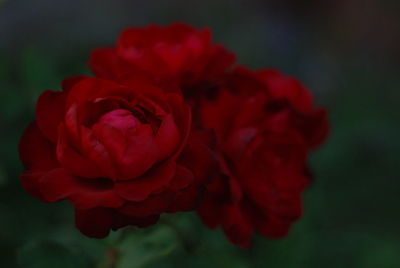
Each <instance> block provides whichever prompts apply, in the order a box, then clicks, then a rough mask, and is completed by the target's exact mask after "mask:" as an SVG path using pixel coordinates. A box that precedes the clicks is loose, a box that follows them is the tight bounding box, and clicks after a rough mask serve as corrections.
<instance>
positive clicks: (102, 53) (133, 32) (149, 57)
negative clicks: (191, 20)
mask: <svg viewBox="0 0 400 268" xmlns="http://www.w3.org/2000/svg"><path fill="white" fill-rule="evenodd" d="M234 61H235V56H234V54H233V53H231V52H229V51H227V50H226V49H225V48H224V47H223V46H222V45H218V44H213V43H211V33H210V31H209V30H208V29H201V30H196V29H194V28H193V27H191V26H189V25H186V24H183V23H175V24H171V25H169V26H157V25H150V26H148V27H143V28H136V27H132V28H128V29H126V30H125V31H123V32H122V34H121V35H120V36H119V38H118V40H117V43H116V45H115V47H109V48H99V49H95V50H94V51H93V52H92V53H91V57H90V59H89V66H90V68H91V70H92V72H93V73H94V74H95V75H96V76H98V77H104V78H109V79H113V80H115V79H117V80H119V78H121V76H125V75H127V74H129V73H134V72H135V71H137V70H141V71H143V70H145V71H147V72H149V73H150V74H152V76H153V78H154V79H156V80H159V81H165V82H166V83H168V84H171V83H175V81H177V82H178V83H179V85H180V87H181V88H183V89H185V88H188V87H189V88H188V90H191V91H193V90H194V88H195V87H198V86H199V85H201V84H203V83H205V82H208V81H210V80H213V79H215V78H216V77H219V76H220V75H221V74H224V73H225V72H226V70H227V69H228V68H229V67H230V66H231V65H232V64H233V63H234ZM184 91H185V90H184Z"/></svg>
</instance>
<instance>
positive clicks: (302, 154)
mask: <svg viewBox="0 0 400 268" xmlns="http://www.w3.org/2000/svg"><path fill="white" fill-rule="evenodd" d="M197 109H198V110H199V117H200V118H201V122H202V124H203V127H204V128H209V129H212V130H214V131H215V134H216V137H217V150H218V153H219V154H220V172H219V175H217V176H216V177H215V178H214V180H213V181H212V182H211V183H210V184H209V185H208V191H207V193H206V194H205V196H204V198H203V200H202V204H201V206H200V207H199V209H198V212H199V215H200V217H201V218H202V220H203V222H204V223H205V224H206V225H207V226H208V227H210V228H215V227H217V226H221V227H222V228H223V230H224V232H225V234H226V235H227V237H228V238H229V239H230V241H232V242H233V243H235V244H238V245H240V246H242V247H248V246H249V245H250V240H251V238H252V236H253V233H254V232H258V233H260V234H261V235H263V236H266V237H269V238H277V237H282V236H285V235H286V234H287V233H288V231H289V228H290V226H291V224H292V223H293V222H294V221H295V220H296V219H298V218H299V217H300V216H301V213H302V205H301V194H302V192H303V190H304V189H305V187H306V186H307V185H308V184H309V182H310V179H311V175H310V172H309V170H308V167H307V155H308V153H309V151H310V150H311V149H312V148H314V147H315V146H317V145H319V144H320V143H321V142H322V141H323V139H324V138H325V136H326V134H327V131H328V125H327V121H326V112H325V110H323V109H316V108H314V105H313V101H312V98H311V95H310V94H309V92H308V91H307V90H306V89H305V88H304V87H303V86H302V85H301V84H300V83H299V82H298V81H297V80H295V79H293V78H289V77H286V76H284V75H282V74H280V73H279V72H277V71H274V70H264V71H260V72H253V71H250V70H247V69H245V68H243V67H238V68H236V69H235V70H234V71H233V72H232V73H229V74H227V75H226V76H225V77H224V79H221V80H220V81H219V82H218V84H216V85H215V86H214V87H212V88H210V89H209V92H208V94H206V95H205V96H203V98H202V99H201V100H199V104H198V108H197Z"/></svg>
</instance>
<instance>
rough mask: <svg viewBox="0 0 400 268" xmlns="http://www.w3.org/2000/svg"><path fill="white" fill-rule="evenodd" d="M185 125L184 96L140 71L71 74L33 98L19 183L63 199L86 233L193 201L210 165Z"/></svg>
mask: <svg viewBox="0 0 400 268" xmlns="http://www.w3.org/2000/svg"><path fill="white" fill-rule="evenodd" d="M190 125H191V111H190V107H189V106H188V105H186V104H185V103H184V101H183V99H182V97H181V96H180V95H179V94H177V93H170V92H167V91H165V90H161V89H160V88H158V87H157V86H155V85H153V84H152V83H150V82H149V81H148V80H147V79H145V78H142V77H139V76H131V77H129V79H126V80H125V81H124V85H121V84H118V83H115V82H111V81H107V80H104V79H100V78H87V77H73V78H70V79H68V80H66V81H65V82H64V83H63V91H60V92H55V91H45V92H44V93H43V94H42V95H41V96H40V98H39V100H38V103H37V107H36V121H35V122H33V123H31V125H30V126H29V127H28V128H27V130H26V131H25V133H24V135H23V137H22V139H21V143H20V157H21V159H22V162H23V164H24V166H25V168H26V171H25V172H24V173H23V174H22V176H21V179H22V185H23V186H24V188H25V189H26V190H27V191H28V192H29V193H30V194H32V195H33V196H35V197H37V198H39V199H40V200H43V201H46V202H55V201H59V200H63V199H67V200H68V201H69V202H70V203H71V204H72V205H73V206H74V207H75V209H76V225H77V227H78V228H79V229H80V230H81V231H82V232H83V233H84V234H86V235H88V236H91V237H98V238H100V237H104V236H106V235H107V234H108V232H109V230H110V229H113V230H115V229H118V228H120V227H123V226H126V225H137V226H147V225H150V224H153V223H155V222H156V221H157V219H158V217H159V215H160V213H162V212H174V211H180V210H188V209H193V207H194V202H195V201H196V198H197V192H198V189H197V188H196V187H197V186H198V185H201V183H202V182H201V179H202V178H204V177H205V176H207V174H206V172H207V170H208V168H209V167H211V166H212V164H209V163H212V159H211V160H210V158H209V156H210V153H209V151H207V149H206V148H203V147H202V145H199V144H198V143H197V142H196V141H195V140H193V141H189V142H188V136H189V131H190ZM182 150H183V151H182ZM182 154H184V155H185V156H187V155H189V156H190V159H189V158H187V157H185V159H182V157H181V155H182ZM189 160H192V161H198V162H199V164H198V166H194V164H193V163H191V162H190V161H189ZM207 161H209V162H207ZM187 167H190V169H188V168H187ZM199 168H201V170H200V169H199ZM201 176H203V177H201Z"/></svg>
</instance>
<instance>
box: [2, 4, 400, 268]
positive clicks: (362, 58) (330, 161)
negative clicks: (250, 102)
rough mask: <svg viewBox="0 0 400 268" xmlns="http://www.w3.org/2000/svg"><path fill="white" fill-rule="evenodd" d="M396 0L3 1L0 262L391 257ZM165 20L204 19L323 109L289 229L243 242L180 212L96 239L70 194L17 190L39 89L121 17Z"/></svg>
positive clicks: (389, 265) (127, 22) (76, 63)
mask: <svg viewBox="0 0 400 268" xmlns="http://www.w3.org/2000/svg"><path fill="white" fill-rule="evenodd" d="M399 3H400V2H399V1H396V0H393V1H390V0H386V1H383V0H375V1H373V0H337V1H334V0H327V1H317V0H308V1H299V0H270V1H267V0H247V1H245V0H231V1H228V0H219V1H218V0H203V1H201V0H169V1H151V0H149V1H128V0H125V1H122V0H115V1H95V0H91V1H89V0H88V1H79V0H60V1H51V0H42V1H28V0H0V267H1V268H14V267H27V268H31V267H32V268H55V267H57V268H66V267H73V268H81V267H82V268H84V267H89V268H90V267H99V268H110V267H117V268H136V267H152V268H157V267H166V268H169V267H171V268H173V267H174V268H175V267H190V268H192V267H194V268H197V267H199V268H200V267H206V268H214V267H222V268H224V267H227V268H247V267H249V268H253V267H260V268H263V267H270V268H275V267H277V268H286V267H290V268H292V267H293V268H303V267H304V268H308V267H311V268H313V267H316V268H319V267H356V268H357V267H360V268H397V267H400V228H399V227H400V210H399V209H398V205H399V204H400V181H399V180H400V172H399V167H400V153H399V152H400V64H399V63H400V50H399V48H400V34H399V33H400V31H399V29H400V23H399V16H398V14H399V12H398V10H399V8H400V4H399ZM174 21H183V22H187V23H190V24H193V25H195V26H199V27H203V26H208V27H210V28H211V29H212V30H213V33H214V39H215V40H216V41H217V42H222V43H224V44H225V45H226V46H227V47H228V48H229V49H231V50H232V51H234V52H235V53H237V55H238V61H239V63H242V64H246V65H248V66H250V67H253V68H264V67H268V68H278V69H279V70H281V71H283V72H284V73H286V74H289V75H293V76H296V77H298V78H299V79H300V80H301V81H302V82H303V83H304V84H306V85H307V86H308V87H309V88H310V90H311V91H312V92H313V93H314V96H315V100H316V103H317V104H318V105H320V106H324V107H327V108H328V110H329V115H330V122H331V127H332V130H331V134H330V137H329V139H328V140H327V142H326V143H325V144H324V145H323V146H322V147H321V148H319V149H318V150H316V151H315V152H314V153H313V154H312V157H311V164H312V167H313V171H314V174H315V181H314V182H313V184H312V186H311V187H310V189H308V190H307V191H306V193H305V195H304V200H305V205H304V217H303V218H302V219H301V220H299V221H298V222H297V223H296V224H295V225H294V226H293V229H292V231H291V232H290V234H289V236H288V237H287V238H284V239H280V240H268V239H265V238H262V237H256V238H255V239H254V241H253V247H252V248H251V249H250V250H242V249H240V248H238V247H235V246H233V245H231V244H230V243H229V242H227V241H226V239H225V238H224V236H223V234H222V232H221V231H220V230H214V231H211V230H208V229H206V228H205V227H203V226H202V225H201V223H200V221H199V219H198V218H197V217H196V215H194V214H191V213H188V214H178V215H175V216H173V217H167V218H165V219H163V221H162V222H161V223H160V224H158V225H157V226H155V227H153V228H148V229H146V230H136V229H127V231H123V232H121V231H119V232H116V233H113V234H112V235H111V236H110V237H109V238H107V239H105V240H93V239H89V238H86V237H84V236H82V235H81V234H80V233H79V232H78V231H77V230H76V229H75V227H74V223H73V211H72V208H71V207H70V206H69V205H68V204H66V203H65V202H63V203H58V204H45V203H42V202H40V201H37V200H35V199H34V198H32V197H31V196H29V195H28V194H26V193H25V192H24V190H23V189H22V188H21V186H20V183H19V179H18V176H19V174H20V173H21V172H22V166H21V164H20V163H19V160H18V152H17V145H18V141H19V138H20V136H21V134H22V132H23V130H24V128H25V127H26V126H27V124H28V123H29V122H30V121H31V120H33V118H34V105H35V102H36V99H37V97H38V96H39V94H40V93H41V92H42V91H43V90H45V89H59V87H60V86H59V85H60V82H61V81H62V79H63V78H65V77H67V76H70V75H74V74H79V73H84V74H89V71H88V69H87V67H86V61H87V58H88V55H89V51H90V50H91V49H92V48H95V47H99V46H107V45H111V44H112V43H113V41H114V40H115V38H116V37H117V36H118V33H119V32H120V31H121V30H122V29H124V28H125V27H127V26H133V25H135V26H137V25H147V24H150V23H158V24H168V23H171V22H174ZM176 230H179V232H177V231H176ZM115 254H116V255H115ZM113 256H115V257H116V258H115V259H116V260H117V265H116V266H113V264H112V262H113V259H114V257H113Z"/></svg>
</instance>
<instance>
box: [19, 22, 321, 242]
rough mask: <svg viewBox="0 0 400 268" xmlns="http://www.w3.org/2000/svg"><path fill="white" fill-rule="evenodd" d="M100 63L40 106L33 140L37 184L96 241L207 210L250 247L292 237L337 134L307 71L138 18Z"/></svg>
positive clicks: (204, 34)
mask: <svg viewBox="0 0 400 268" xmlns="http://www.w3.org/2000/svg"><path fill="white" fill-rule="evenodd" d="M89 66H90V68H91V70H92V72H93V73H94V77H86V76H74V77H70V78H68V79H66V80H64V81H63V83H62V90H60V91H45V92H43V93H42V95H41V96H40V98H39V100H38V102H37V105H36V120H35V121H34V122H32V123H31V124H30V125H29V127H28V128H27V129H26V131H25V133H24V134H23V137H22V138H21V142H20V157H21V160H22V162H23V164H24V166H25V169H26V170H25V172H24V173H23V174H22V175H21V182H22V185H23V187H24V188H25V189H26V191H27V192H28V193H30V194H31V195H33V196H34V197H36V198H38V199H40V200H42V201H45V202H56V201H59V200H68V201H69V202H70V203H71V204H72V205H73V206H74V208H75V221H76V226H77V228H79V230H80V231H81V232H82V233H84V234H85V235H87V236H90V237H96V238H102V237H105V236H107V235H108V233H109V231H110V230H116V229H119V228H121V227H124V226H128V225H134V226H139V227H145V226H149V225H152V224H154V223H156V222H157V220H158V219H159V217H160V215H161V214H162V213H171V212H178V211H193V210H196V211H197V212H198V214H199V216H200V218H201V219H202V221H203V222H204V224H205V225H207V226H208V227H210V228H215V227H218V226H220V227H222V228H223V230H224V232H225V233H226V235H227V237H228V238H229V240H230V241H232V242H233V243H235V244H238V245H241V246H243V247H248V246H249V243H250V240H251V238H252V236H253V234H254V233H255V232H258V233H259V234H261V235H263V236H266V237H280V236H284V235H286V234H287V232H288V230H289V228H290V226H291V224H292V223H293V221H295V220H296V219H298V218H299V217H300V215H301V212H302V206H301V194H302V192H303V190H304V189H305V187H306V186H307V185H308V184H309V182H310V179H311V173H310V171H309V169H308V166H307V156H308V153H309V152H310V150H311V149H313V148H315V147H316V146H318V145H319V144H320V143H321V142H322V141H323V140H324V138H325V136H326V135H327V132H328V123H327V119H326V112H325V110H323V109H317V108H315V107H314V105H313V100H312V97H311V95H310V93H309V91H307V89H305V88H304V87H303V86H302V85H301V84H300V83H299V82H298V81H297V80H296V79H294V78H291V77H287V76H284V75H283V74H281V73H279V72H278V71H275V70H261V71H253V70H250V69H248V68H245V67H243V66H240V65H238V64H236V63H235V56H234V54H232V53H231V52H229V51H227V50H226V49H225V48H224V47H223V46H221V45H216V44H213V43H212V42H211V34H210V32H209V30H207V29H204V30H196V29H194V28H192V27H190V26H188V25H185V24H173V25H170V26H166V27H160V26H153V25H152V26H148V27H145V28H129V29H127V30H125V31H124V32H123V33H122V34H121V36H120V37H119V39H118V41H117V44H116V46H115V47H112V48H100V49H96V50H94V51H93V52H92V54H91V56H90V60H89Z"/></svg>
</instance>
